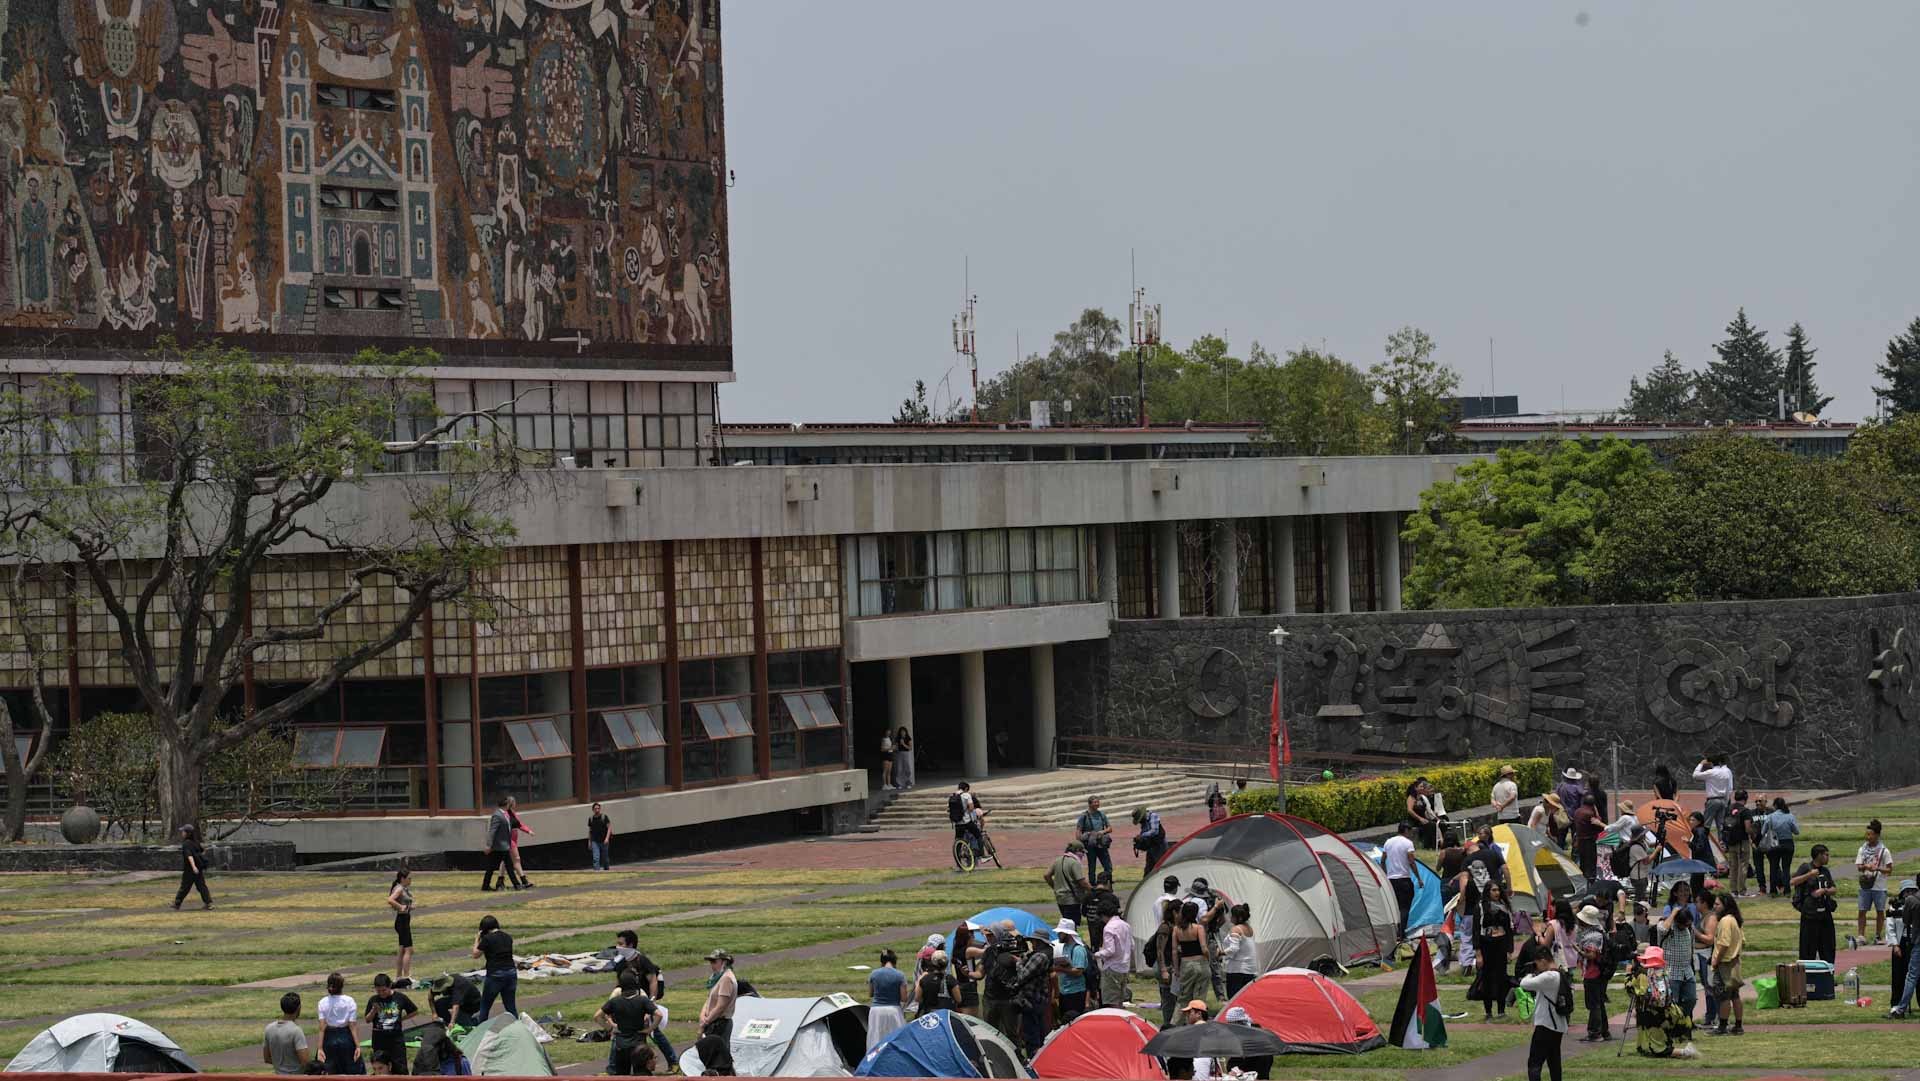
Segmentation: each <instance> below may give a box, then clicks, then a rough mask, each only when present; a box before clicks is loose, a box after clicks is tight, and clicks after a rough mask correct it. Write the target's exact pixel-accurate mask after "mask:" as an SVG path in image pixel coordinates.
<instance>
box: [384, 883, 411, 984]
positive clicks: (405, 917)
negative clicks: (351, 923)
mask: <svg viewBox="0 0 1920 1081" xmlns="http://www.w3.org/2000/svg"><path fill="white" fill-rule="evenodd" d="M387 907H388V908H390V909H392V910H393V934H394V937H395V938H396V939H398V940H399V949H398V952H397V953H395V954H394V958H393V972H394V979H395V981H397V982H398V984H399V986H401V987H411V986H413V872H412V871H410V870H408V869H407V868H405V867H402V868H400V869H399V870H398V871H395V872H394V874H393V884H392V885H390V886H388V887H387Z"/></svg>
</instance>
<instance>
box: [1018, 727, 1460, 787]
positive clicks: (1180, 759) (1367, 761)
mask: <svg viewBox="0 0 1920 1081" xmlns="http://www.w3.org/2000/svg"><path fill="white" fill-rule="evenodd" d="M1053 753H1054V762H1055V764H1056V765H1057V766H1059V767H1061V768H1067V767H1070V766H1138V767H1140V768H1142V769H1147V768H1152V767H1162V766H1187V767H1197V768H1195V769H1191V770H1189V772H1198V773H1203V774H1208V775H1218V776H1221V777H1224V778H1227V779H1230V780H1239V779H1241V778H1245V779H1246V780H1248V781H1250V782H1252V783H1255V784H1258V783H1260V782H1262V781H1266V780H1270V779H1271V774H1270V773H1269V771H1268V765H1267V749H1266V747H1265V746H1259V747H1249V746H1248V745H1246V744H1244V743H1194V742H1183V741H1180V740H1164V739H1141V738H1138V737H1128V736H1058V737H1056V738H1055V739H1054V752H1053ZM1460 761H1464V759H1453V758H1438V757H1419V756H1412V755H1377V754H1343V753H1339V752H1332V751H1327V752H1322V751H1314V752H1311V753H1305V752H1300V753H1296V754H1295V755H1294V761H1293V764H1292V765H1290V766H1287V767H1285V770H1286V774H1287V780H1288V781H1290V782H1291V781H1305V780H1310V779H1317V778H1319V777H1320V775H1321V774H1322V772H1324V771H1326V770H1329V769H1331V770H1333V771H1334V773H1335V775H1337V776H1347V777H1351V776H1359V775H1364V774H1376V773H1393V772H1398V771H1400V770H1405V769H1419V768H1421V767H1427V766H1446V765H1453V764H1455V763H1457V762H1460Z"/></svg>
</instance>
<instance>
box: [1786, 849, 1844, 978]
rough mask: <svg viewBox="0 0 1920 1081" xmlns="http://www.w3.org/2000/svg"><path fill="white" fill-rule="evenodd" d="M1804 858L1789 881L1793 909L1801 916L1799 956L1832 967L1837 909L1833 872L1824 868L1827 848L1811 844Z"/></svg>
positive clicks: (1836, 891)
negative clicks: (1816, 960) (1834, 916)
mask: <svg viewBox="0 0 1920 1081" xmlns="http://www.w3.org/2000/svg"><path fill="white" fill-rule="evenodd" d="M1807 856H1808V860H1807V862H1806V863H1803V864H1801V865H1800V869H1799V870H1798V871H1795V872H1794V874H1793V878H1792V879H1791V884H1792V886H1793V907H1794V908H1795V909H1797V910H1798V911H1799V913H1800V956H1801V957H1802V958H1805V959H1818V960H1821V961H1825V962H1827V963H1828V964H1832V963H1833V958H1834V953H1835V950H1834V941H1833V912H1834V910H1835V909H1836V908H1839V907H1840V904H1839V902H1838V901H1835V900H1834V899H1833V898H1834V894H1836V893H1838V892H1839V890H1838V889H1837V888H1836V887H1835V886H1834V882H1833V871H1832V870H1831V869H1829V868H1828V867H1827V860H1828V858H1829V855H1828V851H1827V846H1826V845H1814V846H1813V847H1812V848H1811V849H1809V850H1808V852H1807Z"/></svg>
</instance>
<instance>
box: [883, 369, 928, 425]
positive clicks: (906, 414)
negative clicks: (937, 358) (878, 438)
mask: <svg viewBox="0 0 1920 1081" xmlns="http://www.w3.org/2000/svg"><path fill="white" fill-rule="evenodd" d="M893 422H894V423H895V424H932V423H933V410H931V409H929V408H927V381H926V380H924V379H915V380H914V381H913V396H912V397H910V398H908V399H906V400H905V401H903V402H901V403H900V408H899V409H898V410H896V411H895V412H894V414H893Z"/></svg>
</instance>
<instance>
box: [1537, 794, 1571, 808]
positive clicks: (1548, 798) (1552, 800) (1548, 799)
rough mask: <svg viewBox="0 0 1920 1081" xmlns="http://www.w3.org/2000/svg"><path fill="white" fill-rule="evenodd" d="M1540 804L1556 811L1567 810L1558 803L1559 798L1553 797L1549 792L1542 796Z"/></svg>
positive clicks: (1562, 804) (1563, 805)
mask: <svg viewBox="0 0 1920 1081" xmlns="http://www.w3.org/2000/svg"><path fill="white" fill-rule="evenodd" d="M1540 802H1542V803H1544V804H1546V805H1547V806H1549V807H1551V808H1553V809H1554V810H1556V811H1564V810H1566V809H1567V805H1566V804H1564V803H1562V802H1560V797H1559V796H1556V795H1554V794H1553V793H1551V792H1549V793H1547V794H1546V795H1544V796H1541V797H1540Z"/></svg>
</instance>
